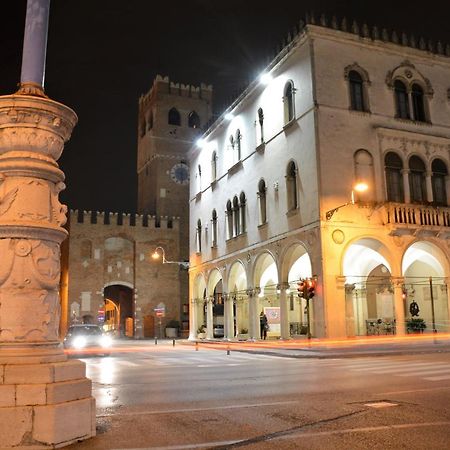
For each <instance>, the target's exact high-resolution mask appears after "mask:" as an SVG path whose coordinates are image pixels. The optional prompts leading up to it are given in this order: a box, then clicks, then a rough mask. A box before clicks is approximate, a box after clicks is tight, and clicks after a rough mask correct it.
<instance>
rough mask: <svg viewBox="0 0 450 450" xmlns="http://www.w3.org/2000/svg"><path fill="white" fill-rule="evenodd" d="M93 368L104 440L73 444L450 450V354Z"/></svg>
mask: <svg viewBox="0 0 450 450" xmlns="http://www.w3.org/2000/svg"><path fill="white" fill-rule="evenodd" d="M84 361H85V362H86V363H87V374H88V377H90V378H91V379H92V380H93V392H94V395H95V397H96V399H97V433H98V435H97V437H95V438H93V439H91V440H89V441H85V442H81V443H78V444H75V445H72V446H70V447H68V448H70V449H80V450H81V449H95V450H102V449H134V450H137V449H139V450H144V449H153V450H154V449H161V450H163V449H164V450H175V449H208V448H215V449H234V448H242V449H282V450H283V449H320V450H322V449H334V450H335V449H346V450H347V449H352V450H353V449H355V450H356V449H424V448H426V449H449V448H450V353H434V354H419V355H415V356H414V355H408V356H406V355H397V356H392V355H390V356H382V357H355V358H342V359H311V358H309V359H301V358H286V357H277V356H274V355H261V354H249V353H239V352H234V351H231V352H230V354H229V355H227V352H226V351H225V350H214V349H209V348H203V347H201V348H200V349H199V351H196V350H195V347H193V346H182V345H177V346H176V347H172V346H169V345H157V346H155V345H151V344H148V345H141V346H140V347H135V346H134V347H130V348H128V347H121V348H120V349H118V351H117V352H115V353H113V355H112V356H110V357H95V356H91V357H88V358H85V359H84Z"/></svg>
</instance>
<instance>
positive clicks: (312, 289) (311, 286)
mask: <svg viewBox="0 0 450 450" xmlns="http://www.w3.org/2000/svg"><path fill="white" fill-rule="evenodd" d="M315 295H316V281H315V280H314V279H311V278H310V279H309V280H308V286H307V292H306V298H313V297H314V296H315Z"/></svg>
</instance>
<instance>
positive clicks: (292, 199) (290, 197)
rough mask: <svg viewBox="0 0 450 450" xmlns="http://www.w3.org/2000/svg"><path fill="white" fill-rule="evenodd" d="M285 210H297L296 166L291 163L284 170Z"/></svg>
mask: <svg viewBox="0 0 450 450" xmlns="http://www.w3.org/2000/svg"><path fill="white" fill-rule="evenodd" d="M286 191H287V209H288V211H292V210H294V209H297V208H298V194H297V166H296V165H295V162H294V161H291V162H290V163H289V164H288V166H287V170H286Z"/></svg>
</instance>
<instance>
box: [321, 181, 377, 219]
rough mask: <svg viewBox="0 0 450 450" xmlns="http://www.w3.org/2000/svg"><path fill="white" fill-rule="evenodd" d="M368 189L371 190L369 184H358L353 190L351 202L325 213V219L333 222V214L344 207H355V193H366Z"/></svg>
mask: <svg viewBox="0 0 450 450" xmlns="http://www.w3.org/2000/svg"><path fill="white" fill-rule="evenodd" d="M367 189H369V186H368V185H367V183H364V182H359V183H356V184H355V185H354V186H353V189H352V193H351V200H350V201H349V202H347V203H344V204H343V205H339V206H336V208H333V209H330V210H329V211H327V212H326V213H325V218H326V219H327V220H331V218H332V217H333V214H334V213H335V212H336V211H338V210H339V209H341V208H343V207H344V206H348V205H354V204H355V203H356V202H355V191H356V192H365V191H367Z"/></svg>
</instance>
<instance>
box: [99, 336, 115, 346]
mask: <svg viewBox="0 0 450 450" xmlns="http://www.w3.org/2000/svg"><path fill="white" fill-rule="evenodd" d="M100 345H101V346H102V347H111V345H112V339H111V338H110V337H109V336H102V337H101V339H100Z"/></svg>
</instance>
